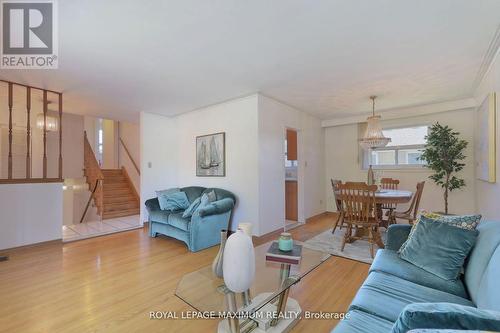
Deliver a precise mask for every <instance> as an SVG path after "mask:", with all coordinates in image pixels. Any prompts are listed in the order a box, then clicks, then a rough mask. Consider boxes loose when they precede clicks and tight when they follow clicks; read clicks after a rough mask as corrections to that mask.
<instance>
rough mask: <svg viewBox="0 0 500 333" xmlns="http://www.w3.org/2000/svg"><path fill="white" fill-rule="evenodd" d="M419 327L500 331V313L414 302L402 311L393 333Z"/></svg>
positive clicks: (469, 307) (467, 307)
mask: <svg viewBox="0 0 500 333" xmlns="http://www.w3.org/2000/svg"><path fill="white" fill-rule="evenodd" d="M419 328H422V329H425V328H433V329H454V330H486V331H500V313H499V312H495V311H488V310H480V309H477V308H474V307H471V306H465V305H459V304H454V303H413V304H409V305H407V306H406V307H405V308H404V309H403V311H402V312H401V313H400V315H399V318H398V320H397V321H396V323H394V326H393V328H392V333H406V332H408V331H410V330H412V329H419Z"/></svg>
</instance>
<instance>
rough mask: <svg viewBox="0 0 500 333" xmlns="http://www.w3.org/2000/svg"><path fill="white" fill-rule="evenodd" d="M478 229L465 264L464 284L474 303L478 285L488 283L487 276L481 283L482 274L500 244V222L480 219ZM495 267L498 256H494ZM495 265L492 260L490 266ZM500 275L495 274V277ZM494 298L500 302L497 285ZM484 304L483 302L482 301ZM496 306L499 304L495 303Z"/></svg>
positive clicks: (499, 290) (477, 294) (498, 263)
mask: <svg viewBox="0 0 500 333" xmlns="http://www.w3.org/2000/svg"><path fill="white" fill-rule="evenodd" d="M477 230H478V231H479V236H478V237H477V241H476V245H475V246H474V249H473V250H472V252H471V254H470V256H469V259H468V260H467V264H466V266H465V285H466V287H467V291H468V292H469V295H470V297H471V299H472V301H473V302H474V303H475V304H478V296H479V293H480V287H484V286H485V285H486V284H487V283H488V278H485V280H484V282H485V284H484V285H482V283H481V282H482V280H483V276H484V274H485V272H486V270H487V268H488V266H489V264H490V261H491V260H492V257H493V253H494V252H495V250H497V249H498V247H499V246H500V222H498V221H482V222H481V223H480V224H479V226H478V227H477ZM496 260H497V261H496V267H497V269H500V268H498V267H499V266H500V262H499V261H498V260H499V258H496ZM494 267H495V261H493V264H492V267H491V268H490V272H491V269H493V268H494ZM498 276H500V275H497V278H498ZM495 291H496V298H497V300H498V301H499V302H500V295H499V294H498V293H500V289H499V288H498V286H497V287H496V289H495ZM490 292H491V296H492V297H494V294H495V293H494V292H493V290H491V291H490ZM481 294H482V295H483V296H482V298H483V299H482V301H485V299H484V298H485V297H486V296H487V295H484V291H483V292H482V293H481ZM483 304H484V303H483ZM497 306H498V307H500V305H498V304H497Z"/></svg>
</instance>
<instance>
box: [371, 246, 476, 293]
mask: <svg viewBox="0 0 500 333" xmlns="http://www.w3.org/2000/svg"><path fill="white" fill-rule="evenodd" d="M375 271H376V272H384V273H387V274H391V275H395V276H397V277H399V278H401V279H404V280H408V281H410V282H414V283H417V284H420V285H422V286H425V287H429V288H433V289H438V290H441V291H444V292H447V293H450V294H453V295H457V296H460V297H463V298H468V296H467V292H466V290H465V286H464V284H463V282H462V281H461V280H460V279H458V280H455V281H448V280H445V279H442V278H440V277H439V276H436V275H434V274H431V273H429V272H427V271H425V270H423V269H422V268H419V267H417V266H415V265H413V264H410V263H409V262H407V261H404V260H402V259H401V258H399V256H398V254H397V252H396V251H392V250H386V249H380V250H378V251H377V255H376V256H375V259H374V260H373V264H372V265H371V267H370V272H375Z"/></svg>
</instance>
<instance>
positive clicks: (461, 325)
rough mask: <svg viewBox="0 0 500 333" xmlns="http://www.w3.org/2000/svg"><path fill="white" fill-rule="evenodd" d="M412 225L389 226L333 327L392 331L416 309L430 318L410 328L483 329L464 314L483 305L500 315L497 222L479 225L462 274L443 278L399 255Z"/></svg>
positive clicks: (499, 229) (379, 332)
mask: <svg viewBox="0 0 500 333" xmlns="http://www.w3.org/2000/svg"><path fill="white" fill-rule="evenodd" d="M410 229H411V227H410V226H408V225H392V226H390V227H389V229H388V234H387V244H386V248H385V249H383V250H379V251H378V252H377V255H376V256H375V259H374V261H373V264H372V265H371V267H370V271H369V275H368V277H367V279H366V280H365V282H364V283H363V285H362V286H361V288H360V289H359V291H358V292H357V294H356V296H355V297H354V299H353V301H352V303H351V305H350V307H349V312H348V314H347V316H346V318H345V319H344V320H342V321H341V322H340V323H339V324H338V325H337V326H336V327H335V328H334V329H333V331H332V332H335V333H344V332H346V333H356V332H363V333H365V332H366V333H389V332H396V331H397V332H400V331H398V330H396V329H394V331H393V326H394V323H395V322H396V321H398V322H401V321H404V320H406V322H410V323H412V320H411V319H412V316H413V315H414V314H415V311H418V312H419V315H421V314H422V313H424V317H425V318H427V319H428V320H427V321H426V322H425V320H424V321H423V322H422V321H420V322H419V323H415V320H414V321H413V325H414V326H419V327H409V328H408V329H420V328H421V329H424V328H429V329H433V328H434V329H453V330H456V331H453V332H459V330H466V329H469V330H475V329H481V328H480V327H467V326H474V324H472V325H471V324H470V320H467V318H470V317H473V318H476V315H479V314H481V313H483V314H484V312H485V311H482V310H492V312H491V316H493V317H494V318H496V319H498V320H500V312H498V311H500V222H494V221H482V222H481V223H480V224H479V226H478V231H479V236H478V238H477V241H476V244H475V246H474V248H473V250H472V252H471V254H470V255H469V257H468V259H467V262H466V265H465V267H464V270H465V274H464V275H463V278H462V279H460V280H457V281H447V280H443V279H441V278H439V277H437V276H435V275H433V274H430V273H428V272H426V271H424V270H422V269H420V268H418V267H416V266H414V265H412V264H410V263H408V262H406V261H404V260H402V259H400V258H399V257H398V254H397V250H398V249H399V248H400V247H401V245H402V244H403V242H404V241H405V240H406V239H407V238H408V234H409V232H410ZM417 303H418V304H417ZM438 313H440V314H438ZM468 315H469V316H470V317H467V316H468ZM488 315H490V313H489V312H488ZM439 316H440V317H439ZM438 317H439V318H438ZM443 318H445V320H444V321H443ZM446 318H455V319H454V320H449V321H447V320H446ZM488 318H489V317H488ZM434 319H435V320H434ZM417 322H418V321H417ZM497 325H498V324H497ZM410 326H411V325H410ZM482 329H486V328H484V327H483V328H482ZM490 329H491V328H490ZM432 332H434V330H433V331H432ZM436 332H437V330H436ZM447 332H448V331H447Z"/></svg>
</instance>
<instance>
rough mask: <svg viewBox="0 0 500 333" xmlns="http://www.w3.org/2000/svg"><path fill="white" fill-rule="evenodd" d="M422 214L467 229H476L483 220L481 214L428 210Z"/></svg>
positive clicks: (413, 230) (401, 249) (403, 246)
mask: <svg viewBox="0 0 500 333" xmlns="http://www.w3.org/2000/svg"><path fill="white" fill-rule="evenodd" d="M420 216H425V217H427V218H430V219H432V220H435V221H439V222H444V223H447V224H449V225H452V226H454V227H457V228H461V229H467V230H475V229H476V227H477V226H478V224H479V221H481V215H441V214H437V213H427V212H422V213H421V214H420ZM420 216H419V217H418V218H417V220H416V221H415V224H414V225H413V227H412V228H411V230H410V234H409V235H408V238H407V239H406V241H405V242H404V243H403V245H401V248H400V249H399V251H398V253H401V251H403V249H404V248H405V247H406V244H407V243H408V241H409V240H410V239H411V238H412V237H413V233H414V232H415V228H416V226H417V224H418V222H419V221H420Z"/></svg>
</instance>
